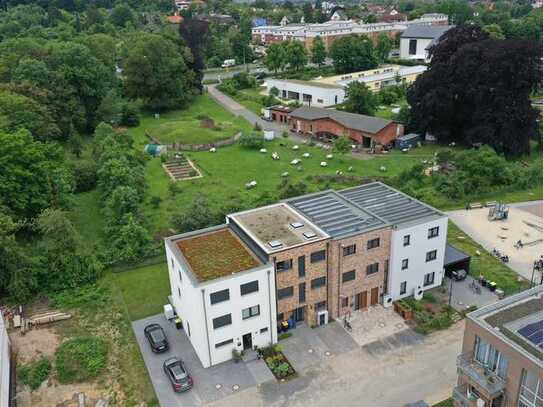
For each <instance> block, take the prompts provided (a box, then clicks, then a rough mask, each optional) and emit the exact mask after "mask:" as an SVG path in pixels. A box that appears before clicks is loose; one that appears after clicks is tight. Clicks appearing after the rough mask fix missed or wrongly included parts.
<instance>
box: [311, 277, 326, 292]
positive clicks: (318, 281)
mask: <svg viewBox="0 0 543 407" xmlns="http://www.w3.org/2000/svg"><path fill="white" fill-rule="evenodd" d="M324 285H326V277H319V278H314V279H313V280H311V288H313V289H314V288H320V287H323V286H324Z"/></svg>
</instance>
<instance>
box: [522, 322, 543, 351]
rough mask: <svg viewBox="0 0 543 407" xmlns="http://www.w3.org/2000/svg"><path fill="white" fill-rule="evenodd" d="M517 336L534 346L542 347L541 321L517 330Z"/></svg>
mask: <svg viewBox="0 0 543 407" xmlns="http://www.w3.org/2000/svg"><path fill="white" fill-rule="evenodd" d="M517 332H518V334H519V335H520V336H522V337H523V338H524V339H526V340H528V341H530V342H531V343H533V344H534V345H536V346H539V347H541V345H543V321H538V322H534V323H532V324H528V325H526V326H524V327H522V328H521V329H519V330H518V331H517Z"/></svg>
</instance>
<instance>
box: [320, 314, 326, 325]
mask: <svg viewBox="0 0 543 407" xmlns="http://www.w3.org/2000/svg"><path fill="white" fill-rule="evenodd" d="M324 324H326V316H325V315H324V314H320V315H319V326H320V325H324Z"/></svg>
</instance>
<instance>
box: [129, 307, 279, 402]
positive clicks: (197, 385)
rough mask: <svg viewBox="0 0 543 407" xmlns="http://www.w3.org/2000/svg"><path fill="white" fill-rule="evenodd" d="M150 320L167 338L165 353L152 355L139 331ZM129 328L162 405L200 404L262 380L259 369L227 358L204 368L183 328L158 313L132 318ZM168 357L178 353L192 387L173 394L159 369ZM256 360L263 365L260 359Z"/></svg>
mask: <svg viewBox="0 0 543 407" xmlns="http://www.w3.org/2000/svg"><path fill="white" fill-rule="evenodd" d="M152 323H157V324H160V325H161V326H162V328H163V329H164V331H165V333H166V336H167V337H168V342H169V344H170V349H169V350H168V351H167V352H165V353H161V354H154V353H153V352H152V351H151V348H150V346H149V343H148V341H147V339H146V338H145V335H144V331H143V330H144V328H145V326H146V325H149V324H152ZM132 328H133V330H134V334H135V335H136V340H137V342H138V345H139V347H140V351H141V353H142V355H143V360H144V361H145V365H146V367H147V370H148V372H149V376H150V378H151V382H152V383H153V387H154V389H155V393H156V395H157V398H158V400H159V403H160V405H161V406H163V407H178V406H182V407H191V406H200V405H203V404H206V403H209V402H214V401H217V400H220V399H222V398H224V397H228V396H231V395H232V394H233V393H236V392H238V391H242V390H244V389H247V388H251V387H254V386H255V385H256V384H257V380H258V381H262V380H265V377H264V374H263V373H262V372H260V371H258V369H255V368H252V369H249V367H248V366H247V364H246V363H244V362H239V363H235V362H233V361H229V362H224V363H221V364H219V365H216V366H212V367H209V368H207V369H204V367H203V366H202V364H201V363H200V360H199V359H198V356H197V355H196V352H195V351H194V349H193V347H192V345H191V343H190V341H189V339H188V337H187V335H186V334H185V331H184V330H177V329H176V328H175V326H174V324H173V323H170V322H168V321H166V319H165V318H164V316H163V315H162V314H159V315H155V316H152V317H149V318H145V319H141V320H139V321H135V322H133V323H132ZM172 356H178V357H180V358H181V359H182V360H183V361H184V362H185V365H186V367H187V370H188V371H189V373H190V374H191V376H192V378H193V380H194V387H193V388H192V389H191V390H189V391H187V392H185V393H175V392H174V391H173V390H172V388H171V385H170V382H169V381H168V378H167V377H166V375H165V374H164V371H163V369H162V363H163V362H164V360H166V359H168V358H169V357H172ZM260 362H261V363H262V364H264V362H263V361H260ZM264 367H265V365H264ZM253 371H257V377H256V378H255V376H253V373H252V372H253ZM270 374H271V372H270ZM272 378H273V377H272Z"/></svg>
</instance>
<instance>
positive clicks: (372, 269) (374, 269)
mask: <svg viewBox="0 0 543 407" xmlns="http://www.w3.org/2000/svg"><path fill="white" fill-rule="evenodd" d="M378 272H379V263H373V264H370V265H368V266H367V267H366V274H368V275H370V274H375V273H378Z"/></svg>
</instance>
